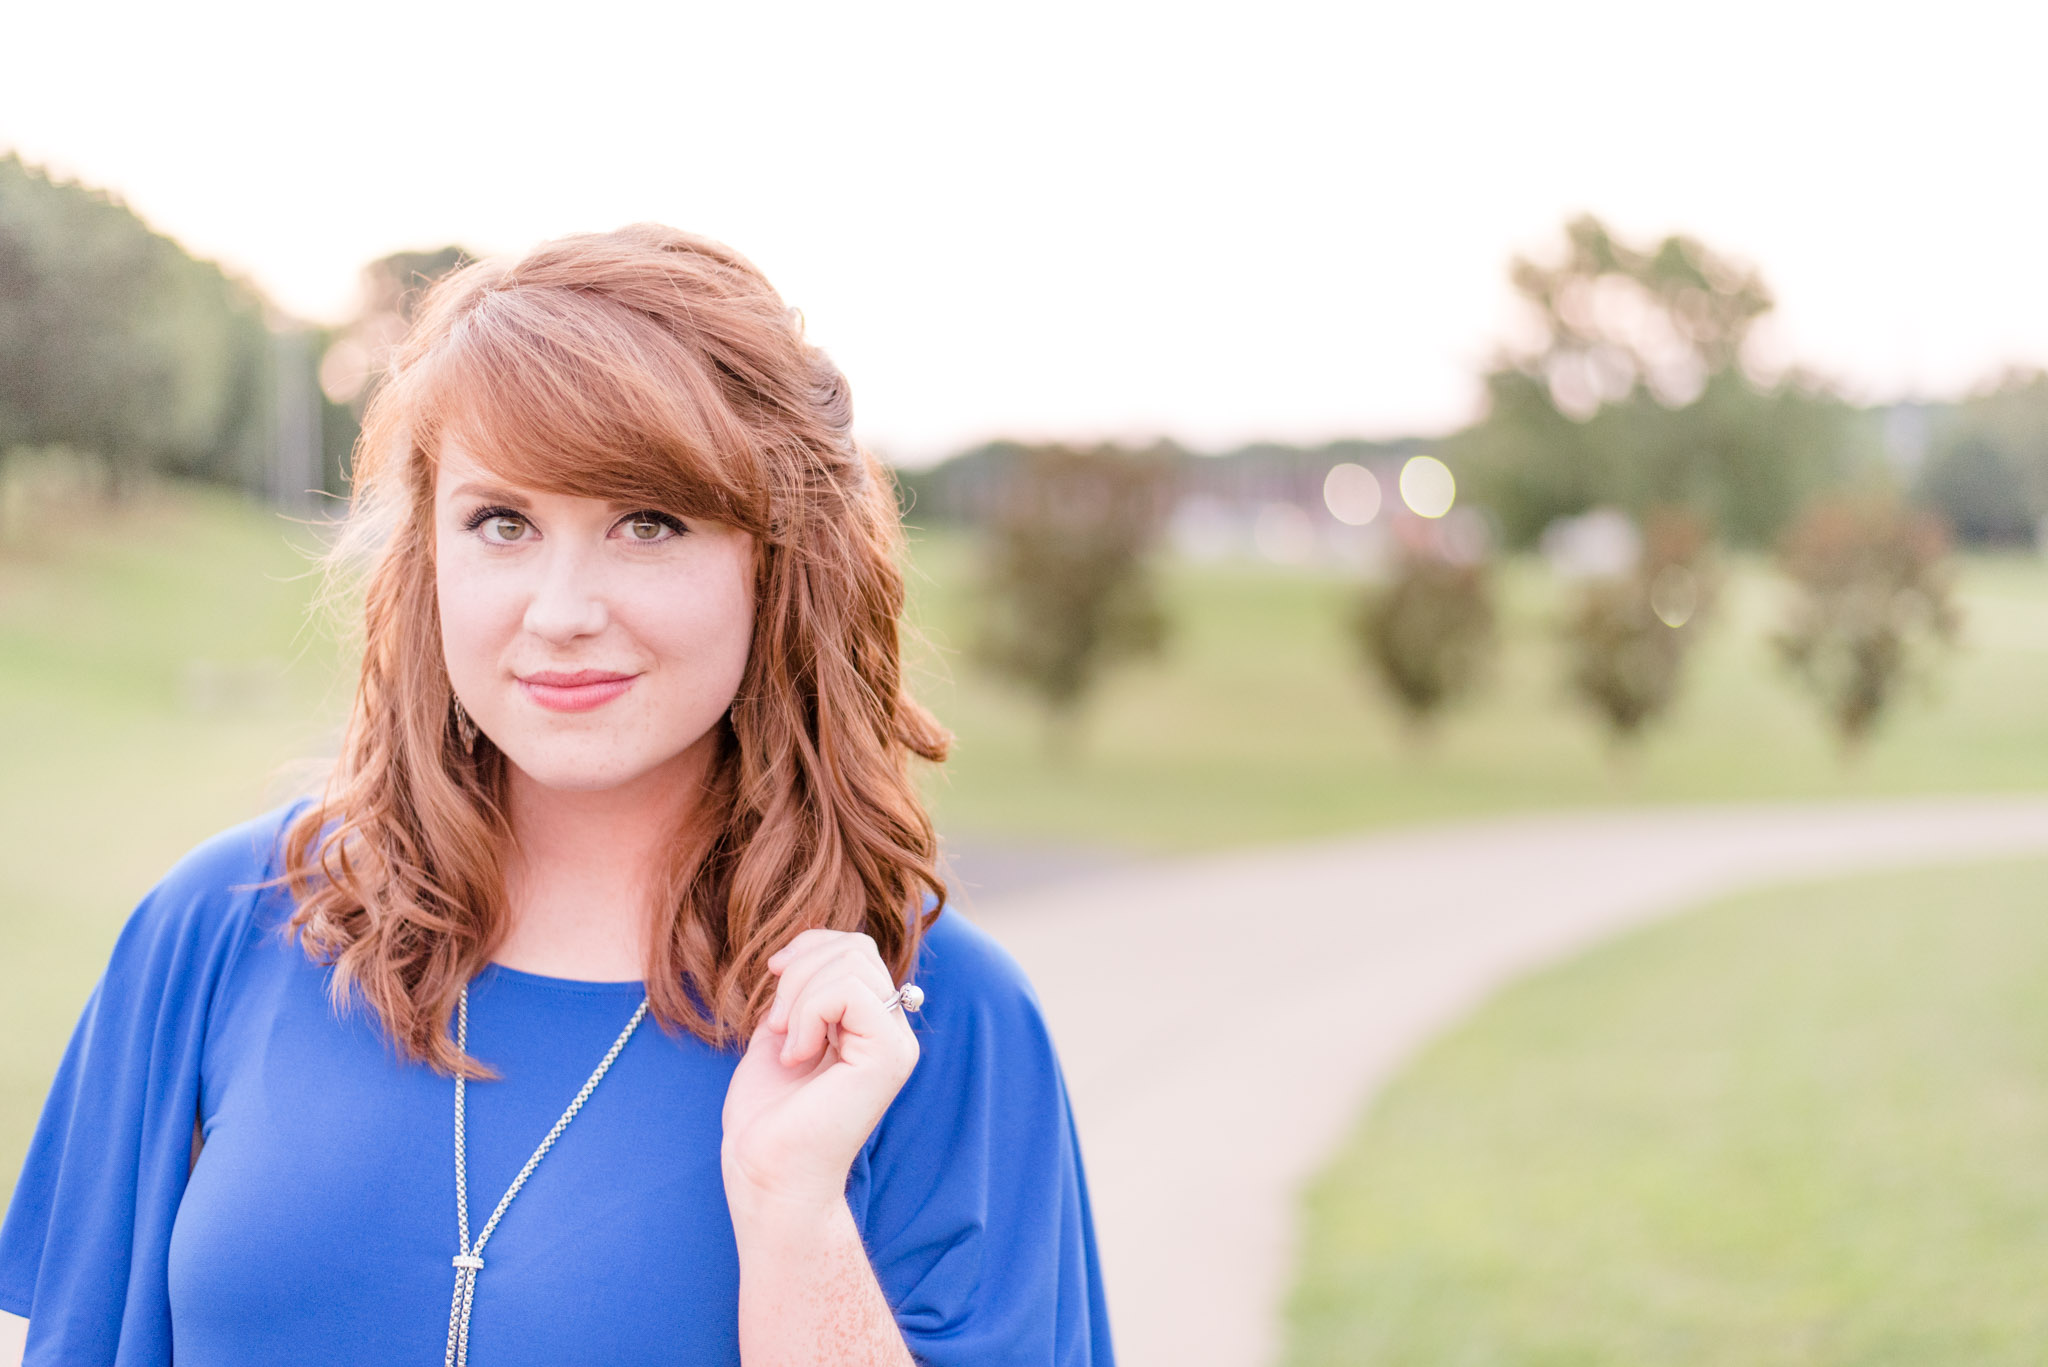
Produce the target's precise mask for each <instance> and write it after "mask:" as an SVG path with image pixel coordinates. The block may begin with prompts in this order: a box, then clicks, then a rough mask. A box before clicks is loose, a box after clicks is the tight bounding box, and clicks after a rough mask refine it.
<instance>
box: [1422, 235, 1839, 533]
mask: <svg viewBox="0 0 2048 1367" xmlns="http://www.w3.org/2000/svg"><path fill="white" fill-rule="evenodd" d="M1565 238H1566V242H1565V251H1564V254H1563V256H1562V257H1561V259H1559V260H1558V261H1556V262H1554V263H1550V264H1543V263H1538V262H1535V261H1530V260H1517V261H1516V262H1514V264H1513V267H1512V271H1511V277H1512V280H1513V282H1514V287H1515V291H1516V293H1517V295H1518V296H1519V298H1520V300H1521V303H1522V305H1523V314H1524V316H1525V318H1526V321H1527V323H1528V325H1529V326H1528V330H1527V332H1528V335H1527V336H1526V337H1525V338H1523V339H1522V341H1521V342H1520V343H1519V344H1518V345H1513V346H1510V347H1508V348H1506V349H1504V350H1503V352H1502V353H1501V355H1500V356H1499V357H1498V359H1497V360H1496V362H1495V364H1494V366H1493V368H1492V370H1491V371H1490V372H1489V373H1488V374H1487V375H1486V376H1485V386H1486V397H1487V412H1486V416H1485V417H1484V418H1483V419H1482V420H1481V421H1480V422H1479V423H1477V424H1475V425H1474V426H1473V427H1471V428H1468V429H1466V430H1465V431H1464V432H1462V433H1459V434H1458V435H1457V436H1455V437H1453V438H1452V439H1451V440H1450V441H1449V442H1448V443H1447V444H1446V447H1445V450H1446V452H1447V453H1448V456H1447V458H1450V459H1452V461H1453V463H1454V464H1456V465H1457V466H1458V468H1459V470H1460V471H1461V472H1462V473H1463V474H1464V475H1465V480H1466V488H1467V490H1468V491H1469V492H1470V494H1471V496H1472V498H1473V499H1474V500H1475V501H1476V502H1478V503H1481V504H1483V505H1484V506H1487V507H1489V508H1490V509H1492V511H1493V512H1494V514H1495V516H1496V517H1497V518H1498V519H1499V520H1500V523H1501V527H1502V530H1503V532H1504V533H1505V534H1506V536H1507V538H1508V540H1509V541H1510V542H1512V543H1514V544H1519V545H1526V544H1528V543H1530V542H1532V541H1533V540H1535V538H1536V537H1537V536H1538V535H1539V534H1540V533H1541V532H1542V530H1543V528H1544V527H1546V526H1547V525H1549V524H1550V523H1551V522H1552V521H1553V520H1555V519H1557V518H1559V517H1566V516H1574V515H1577V514H1580V513H1584V512H1586V511H1587V510H1589V509H1592V508H1595V507H1601V506H1613V507H1619V508H1622V509H1625V510H1627V511H1629V512H1631V513H1634V514H1636V515H1638V516H1641V515H1644V514H1646V513H1647V512H1648V511H1649V510H1650V509H1651V508H1654V507H1657V506H1674V507H1684V508H1688V509H1690V510H1692V511H1693V512H1694V513H1695V514H1697V515H1698V516H1700V517H1702V518H1703V519H1704V520H1705V521H1707V522H1708V523H1709V524H1710V525H1713V526H1716V527H1719V528H1720V529H1721V530H1722V531H1723V533H1724V534H1726V535H1728V536H1730V537H1732V538H1733V539H1734V540H1736V541H1738V542H1740V543H1744V544H1752V545H1754V544H1768V542H1769V540H1770V538H1771V537H1772V536H1773V535H1775V533H1776V532H1777V531H1778V530H1779V528H1780V527H1782V525H1783V524H1784V522H1785V521H1786V519H1787V518H1788V517H1789V516H1790V515H1791V513H1792V512H1793V510H1795V509H1796V508H1798V507H1799V506H1800V505H1801V504H1802V503H1803V502H1805V501H1806V500H1807V499H1808V498H1809V497H1810V496H1811V495H1812V494H1813V493H1814V492H1816V491H1818V490H1820V489H1822V488H1825V487H1828V486H1831V485H1833V484H1836V483H1839V482H1840V481H1841V480H1843V479H1844V478H1847V477H1849V476H1851V475H1853V474H1856V473H1858V472H1860V471H1864V470H1875V469H1876V468H1877V465H1878V460H1879V457H1878V446H1877V437H1876V433H1875V430H1874V426H1873V424H1872V422H1871V421H1870V420H1869V419H1868V418H1867V417H1866V416H1865V415H1862V414H1860V413H1858V412H1857V411H1856V410H1854V409H1852V408H1850V407H1849V406H1848V405H1847V404H1845V403H1843V402H1841V401H1840V400H1839V399H1837V398H1836V397H1834V396H1833V395H1831V394H1830V393H1828V392H1827V391H1826V390H1825V389H1823V388H1822V387H1820V386H1819V385H1817V384H1815V383H1813V382H1812V381H1810V380H1808V379H1806V378H1804V377H1802V376H1799V375H1797V374H1792V375H1787V376H1785V377H1782V378H1778V379H1770V378H1768V377H1764V378H1759V376H1761V374H1762V372H1761V368H1760V367H1759V366H1757V365H1756V364H1755V363H1754V362H1755V351H1756V348H1755V347H1753V345H1752V341H1753V335H1754V329H1755V325H1756V323H1757V322H1758V320H1759V319H1761V318H1763V317H1764V316H1765V315H1767V314H1768V313H1769V312H1770V309H1771V307H1772V300H1771V295H1770V292H1769V290H1768V289H1767V288H1766V287H1765V285H1764V283H1763V281H1762V279H1761V278H1760V277H1759V276H1758V275H1757V273H1756V272H1755V271H1753V270H1751V269H1749V268H1747V267H1745V266H1742V265H1740V264H1738V263H1736V262H1735V261H1733V260H1731V259H1729V258H1727V257H1724V256H1721V255H1719V254H1717V253H1715V252H1713V251H1711V250H1709V249H1708V248H1707V247H1705V246H1704V245H1702V244H1701V243H1699V242H1697V241H1695V240H1693V239H1692V238H1689V237H1684V236H1672V237H1667V238H1665V239H1664V240H1663V241H1662V242H1659V243H1657V244H1655V245H1654V246H1649V247H1642V248H1638V247H1633V246H1630V245H1628V244H1627V243H1624V242H1622V241H1620V240H1618V239H1616V238H1615V237H1614V236H1613V234H1611V233H1610V232H1609V231H1608V229H1607V228H1606V227H1605V225H1603V224H1602V223H1600V221H1599V220H1597V219H1594V218H1590V217H1585V218H1579V219H1576V220H1574V221H1573V222H1571V223H1570V224H1568V225H1567V226H1566V229H1565Z"/></svg>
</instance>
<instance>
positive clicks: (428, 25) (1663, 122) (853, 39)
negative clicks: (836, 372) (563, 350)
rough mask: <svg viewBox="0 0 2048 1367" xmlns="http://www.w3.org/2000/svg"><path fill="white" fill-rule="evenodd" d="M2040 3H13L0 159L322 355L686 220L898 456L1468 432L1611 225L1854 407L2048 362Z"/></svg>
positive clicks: (2045, 42)
mask: <svg viewBox="0 0 2048 1367" xmlns="http://www.w3.org/2000/svg"><path fill="white" fill-rule="evenodd" d="M2044 16H2048V7H2044V6H2042V5H2040V4H2038V3H2033V0H2008V2H2007V3H1995V4H1994V3H1981V2H1980V0H1945V2H1944V3H1942V4H1939V5H1930V4H1924V3H1922V4H1914V5H1903V4H1886V3H1879V2H1878V0H1862V2H1861V3H1841V4H1836V3H1828V4H1820V3H1800V0H1769V2H1767V3H1756V2H1754V0H1717V2H1716V3H1713V4H1701V3H1697V0H1695V3H1691V4H1659V3H1656V0H1622V2H1619V3H1594V2H1593V0H1545V3H1540V4H1532V3H1529V0H1512V2H1511V3H1498V4H1477V3H1456V2H1455V0H1452V2H1446V0H1435V2H1434V3H1415V0H1403V2H1402V3H1398V4H1396V3H1349V4H1319V3H1287V2H1286V0H1260V2H1259V3H1256V4H1252V3H1245V4H1238V5H1231V6H1208V5H1202V4H1198V3H1192V0H1172V2H1170V3H1149V0H1148V2H1146V3H1138V2H1136V0H1083V3H1067V2H1066V0H1032V3H1029V4H1022V3H1014V2H1013V3H1002V4H974V3H961V0H952V2H951V3H944V4H929V5H911V4H891V5H881V4H860V3H843V2H842V3H838V4H829V5H828V4H801V3H765V2H764V3H755V4H735V3H725V4H720V5H715V6H713V5H693V4H689V3H663V4H653V3H632V2H631V0H583V2H582V3H576V4H562V3H555V4H549V5H545V6H530V5H526V4H522V3H517V2H516V0H514V2H511V3H493V4H489V5H484V4H465V5H452V4H434V3H431V0H428V2H427V3H421V0H407V2H406V3H397V0H348V3H346V4H330V5H296V4H279V3H277V2H276V0H265V2H264V3H260V4H258V3H250V4H225V3H216V2H215V0H185V2H184V3H177V4H164V3H162V0H151V3H148V4H131V3H95V4H84V5H60V4H42V5H20V6H15V7H13V9H12V12H11V13H10V14H9V17H8V21H7V33H6V41H7V47H8V49H9V57H8V60H7V63H6V68H7V74H6V79H5V80H4V81H0V148H5V147H9V146H11V147H13V148H14V149H16V150H18V151H20V152H21V153H22V155H23V156H24V157H26V158H27V159H29V160H30V161H32V162H39V163H43V164H46V165H48V166H50V167H52V168H53V169H55V170H57V171H59V172H61V173H63V174H66V175H69V176H74V177H77V178H81V179H84V180H86V181H88V182H91V183H94V184H99V185H104V186H108V187H110V188H112V189H114V190H115V191H117V192H118V193H120V194H121V195H122V196H124V197H125V198H126V199H127V200H128V202H129V203H130V204H132V205H133V206H134V207H135V208H136V209H137V210H138V211H140V212H141V213H142V214H143V215H144V216H145V217H146V218H148V219H149V220H150V221H151V222H152V223H153V224H154V225H156V226H157V227H158V228H160V229H162V230H163V231H166V232H168V233H171V234H172V235H174V236H176V237H178V238H179V239H181V240H182V241H184V242H185V243H186V244H187V245H188V246H190V247H191V248H192V249H193V250H195V251H197V252H199V253H201V254H203V255H209V256H212V257H215V258H217V259H219V260H221V261H222V262H224V263H226V264H227V265H228V266H230V267H231V268H232V269H235V270H239V271H242V272H244V273H246V274H248V275H250V276H253V277H254V278H255V279H256V280H257V281H258V282H259V283H260V284H261V285H262V286H263V287H264V288H265V289H267V290H268V291H270V292H271V293H272V295H273V296H274V297H276V298H277V299H279V300H280V301H282V302H283V303H284V304H285V305H286V306H287V307H289V308H291V309H294V310H296V311H298V312H300V313H301V314H303V315H306V316H309V317H318V318H328V319H333V318H339V317H342V316H345V315H346V314H347V313H348V311H349V310H350V307H351V304H352V299H353V293H354V289H355V280H356V271H357V268H358V267H359V266H360V265H361V264H362V263H363V262H364V261H366V260H369V259H370V258H372V257H375V256H378V255H381V254H383V253H385V252H388V251H393V250H397V249H400V248H411V247H431V246H437V245H440V244H442V243H444V242H448V241H460V242H462V243H465V244H468V245H470V246H472V247H473V248H476V249H481V250H485V251H494V252H498V251H517V250H520V249H523V248H524V247H526V246H528V245H530V244H531V243H533V242H535V241H537V240H539V239H541V238H544V237H547V236H550V235H553V234H556V233H561V232H571V231H581V230H589V229H597V228H608V227H613V226H617V225H619V224H621V223H625V222H630V221H633V220H636V219H643V218H653V219H661V220H665V221H667V222H670V223H674V224H677V225H679V226H683V227H689V228H693V229H695V230H698V231H702V232H708V233H710V234H712V235H714V236H717V237H721V238H724V239H725V240H726V241H728V242H731V243H732V244H733V245H735V246H737V247H739V248H740V249H741V250H742V251H745V252H746V253H748V254H749V255H751V256H752V257H753V258H754V259H755V260H756V261H757V262H759V263H760V264H761V266H762V267H763V268H764V269H766V270H767V272H768V273H769V275H770V277H771V278H772V279H773V280H774V281H775V282H776V284H777V285H778V287H779V288H780V289H781V290H782V292H783V294H784V295H785V297H787V298H788V299H789V300H790V301H791V302H792V303H794V304H796V305H797V306H798V307H800V308H802V309H803V310H804V312H805V314H806V315H807V317H808V318H809V320H810V325H811V330H812V334H813V336H814V337H816V338H817V339H818V340H819V341H821V342H822V343H823V344H824V345H825V346H827V347H828V348H829V349H830V350H831V351H832V352H833V354H834V355H835V356H836V357H837V358H838V360H839V361H840V363H841V365H842V366H843V367H844V368H845V369H846V371H847V373H848V374H849V376H850V377H851V378H852V380H853V384H854V394H855V398H856V401H857V404H858V410H859V413H860V421H861V427H862V430H863V431H864V433H865V434H866V436H867V438H868V439H869V440H870V441H871V442H872V443H874V444H876V445H877V446H878V447H880V448H881V449H882V450H883V451H884V452H885V453H886V454H889V455H892V456H894V457H896V458H898V459H908V460H912V461H916V460H921V459H928V458H931V457H934V456H936V455H939V454H943V453H944V452H945V451H946V450H948V449H951V448H953V447H957V446H959V445H963V444H965V443H967V442H970V441H973V440H976V439H979V438H981V437H984V436H988V435H993V434H1013V435H1023V436H1071V437H1083V436H1098V435H1108V436H1140V435H1151V434H1155V433H1162V432H1163V433H1166V434H1169V435H1172V436H1175V437H1178V438H1180V439H1182V440H1185V441H1188V442H1191V443H1193V444H1196V445H1198V446H1203V447H1217V446H1221V445H1225V444H1229V443H1234V442H1236V441H1239V440H1243V439H1246V438H1253V437H1277V438H1283V439H1303V440H1305V439H1318V438H1323V437H1329V436H1337V435H1353V434H1356V435H1368V436H1386V435H1393V434H1398V433H1405V432H1433V431H1443V430H1447V429H1449V428H1451V427H1454V426H1456V425H1458V424H1459V423H1461V422H1463V421H1465V420H1467V419H1468V418H1469V417H1470V416H1472V414H1473V412H1474V405H1475V402H1476V398H1477V388H1476V385H1475V382H1474V376H1475V374H1476V372H1477V370H1478V368H1479V367H1480V365H1481V364H1482V363H1483V362H1484V361H1485V359H1486V357H1487V355H1488V353H1489V349H1490V347H1491V346H1492V343H1493V340H1494V339H1495V338H1497V337H1499V336H1500V335H1502V333H1503V331H1504V329H1505V328H1506V327H1507V326H1508V325H1509V320H1510V310H1509V308H1508V302H1507V291H1506V288H1505V285H1504V283H1503V270H1504V267H1505V264H1506V262H1507V259H1508V257H1509V256H1510V255H1511V254H1512V253H1513V252H1515V251H1517V250H1525V251H1526V250H1532V249H1535V250H1540V249H1541V248H1542V247H1543V246H1545V245H1546V244H1547V243H1549V242H1550V241H1552V240H1554V236H1555V233H1556V229H1557V226H1558V225H1559V224H1560V223H1561V222H1562V221H1563V220H1564V218H1565V217H1566V216H1567V215H1569V214H1571V213H1573V212H1576V211H1579V210H1592V211H1594V212H1597V213H1599V214H1601V215H1603V216H1604V217H1606V218H1607V219H1608V220H1609V221H1610V222H1611V223H1613V224H1615V225H1616V226H1617V227H1619V228H1620V229H1622V230H1623V231H1625V232H1628V233H1632V234H1638V235H1643V234H1661V233H1663V232H1665V231H1669V230H1674V229H1683V230H1686V231H1689V232H1692V233H1694V234H1696V235H1698V236H1700V237H1701V238H1703V239H1704V240H1706V241H1707V242H1708V243H1709V244H1711V245H1714V246H1716V247H1718V248H1721V249H1723V250H1726V251H1728V252H1731V253H1734V254H1737V255H1739V256H1742V257H1745V258H1747V259H1748V260H1750V261H1752V262H1754V263H1755V264H1757V265H1758V266H1759V267H1761V268H1762V270H1763V271H1764V273H1765V276H1766V278H1767V279H1768V280H1769V281H1770V283H1771V284H1772V286H1773V287H1774V288H1775V290H1776V292H1777V294H1778V296H1779V299H1780V301H1781V303H1780V310H1779V318H1778V329H1779V334H1780V341H1781V345H1782V346H1783V348H1784V349H1785V351H1786V353H1787V354H1788V355H1789V356H1791V357H1792V358H1795V359H1797V360H1799V361H1801V362H1803V363H1805V364H1807V365H1810V366H1813V367H1815V368H1817V369H1819V370H1821V371H1823V372H1824V373H1827V374H1830V375H1832V376H1835V377H1837V378H1838V379H1839V380H1840V381H1841V382H1842V383H1844V384H1846V385H1848V386H1849V387H1851V388H1852V389H1853V390H1854V391H1855V392H1856V393H1858V394H1859V395H1861V396H1863V397H1867V398H1889V397H1895V396H1915V395H1918V396H1932V395H1942V394H1949V393H1955V392H1959V391H1962V390H1964V389H1967V388H1969V387H1971V386H1973V385H1976V384H1978V383H1980V382H1982V381H1983V380H1985V379H1987V378H1988V377H1990V376H1991V375H1993V374H1994V373H1995V372H1996V371H1997V370H1998V369H1999V368H2000V367H2001V366H2003V365H2004V364H2006V363H2009V362H2031V363H2034V364H2048V177H2044V176H2043V174H2042V170H2041V167H2042V164H2043V162H2044V160H2048V157H2044V151H2048V149H2044V146H2043V140H2044V135H2048V79H2044V78H2043V77H2042V74H2041V67H2040V62H2041V54H2042V53H2043V51H2044V50H2048V17H2044Z"/></svg>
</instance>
